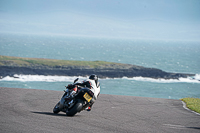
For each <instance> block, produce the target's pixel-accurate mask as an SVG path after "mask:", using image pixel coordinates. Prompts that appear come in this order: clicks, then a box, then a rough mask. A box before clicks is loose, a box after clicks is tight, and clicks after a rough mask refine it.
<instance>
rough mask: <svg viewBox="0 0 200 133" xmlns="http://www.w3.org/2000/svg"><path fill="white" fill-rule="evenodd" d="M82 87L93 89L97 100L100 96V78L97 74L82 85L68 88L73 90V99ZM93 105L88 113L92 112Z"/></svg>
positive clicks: (73, 85)
mask: <svg viewBox="0 0 200 133" xmlns="http://www.w3.org/2000/svg"><path fill="white" fill-rule="evenodd" d="M78 86H80V87H78ZM81 87H87V88H89V89H91V91H92V92H93V93H94V99H95V100H96V99H97V97H98V96H99V94H100V83H99V81H98V76H97V75H95V74H92V75H90V76H89V78H88V79H86V80H84V81H83V82H82V83H74V84H69V85H68V86H67V87H66V88H69V89H73V91H72V92H71V97H73V96H74V95H75V94H76V93H77V92H78V91H79V90H80V89H81ZM92 105H93V104H92ZM92 105H90V106H89V107H88V108H87V111H91V107H92Z"/></svg>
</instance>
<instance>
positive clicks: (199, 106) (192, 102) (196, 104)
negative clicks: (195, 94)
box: [181, 98, 200, 113]
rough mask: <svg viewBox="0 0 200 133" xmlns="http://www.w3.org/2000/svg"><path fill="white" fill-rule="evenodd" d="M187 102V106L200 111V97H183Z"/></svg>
mask: <svg viewBox="0 0 200 133" xmlns="http://www.w3.org/2000/svg"><path fill="white" fill-rule="evenodd" d="M181 100H182V101H184V102H185V103H186V106H187V108H189V109H191V110H193V111H195V112H197V113H200V99H199V98H183V99H181Z"/></svg>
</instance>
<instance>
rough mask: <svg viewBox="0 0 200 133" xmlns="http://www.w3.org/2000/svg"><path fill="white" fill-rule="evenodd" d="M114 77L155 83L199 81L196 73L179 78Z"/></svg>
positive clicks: (199, 75)
mask: <svg viewBox="0 0 200 133" xmlns="http://www.w3.org/2000/svg"><path fill="white" fill-rule="evenodd" d="M106 79H110V78H106ZM114 79H125V80H134V81H144V82H156V83H200V74H196V75H195V76H193V77H187V78H179V79H162V78H159V79H154V78H147V77H133V78H128V77H123V78H114Z"/></svg>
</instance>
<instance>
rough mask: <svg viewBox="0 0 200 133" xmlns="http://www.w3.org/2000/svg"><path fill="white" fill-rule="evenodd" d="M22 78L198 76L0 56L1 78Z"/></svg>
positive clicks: (107, 64)
mask: <svg viewBox="0 0 200 133" xmlns="http://www.w3.org/2000/svg"><path fill="white" fill-rule="evenodd" d="M15 74H18V75H20V74H22V75H51V76H55V75H56V76H89V75H90V74H97V75H98V76H99V77H100V78H122V77H128V78H132V77H148V78H154V79H159V78H162V79H179V78H187V77H188V76H195V74H187V73H170V72H165V71H162V70H160V69H157V68H146V67H143V66H136V65H132V64H121V63H114V62H104V61H66V60H53V59H40V58H38V59H36V58H22V57H10V56H0V77H1V78H3V77H6V76H10V77H14V75H15Z"/></svg>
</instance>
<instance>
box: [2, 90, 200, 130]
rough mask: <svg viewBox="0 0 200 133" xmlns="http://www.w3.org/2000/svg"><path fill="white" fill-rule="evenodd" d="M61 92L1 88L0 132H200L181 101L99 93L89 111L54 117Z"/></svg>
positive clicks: (197, 119) (198, 121)
mask: <svg viewBox="0 0 200 133" xmlns="http://www.w3.org/2000/svg"><path fill="white" fill-rule="evenodd" d="M62 94H63V92H62V91H49V90H37V89H19V88H4V87H0V111H1V113H0V133H64V132H67V133H118V132H119V133H177V132H178V133H200V115H198V114H195V113H193V112H191V111H189V110H186V109H184V108H183V104H182V102H181V101H180V100H170V99H159V98H143V97H133V96H117V95H106V94H101V95H100V96H99V99H98V100H97V101H96V103H95V104H94V106H93V109H92V110H91V111H90V112H87V111H82V112H81V113H78V114H77V115H75V116H74V117H67V116H66V115H65V113H59V114H53V112H52V110H53V107H54V105H55V104H56V103H57V102H58V101H59V99H60V98H61V96H62Z"/></svg>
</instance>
